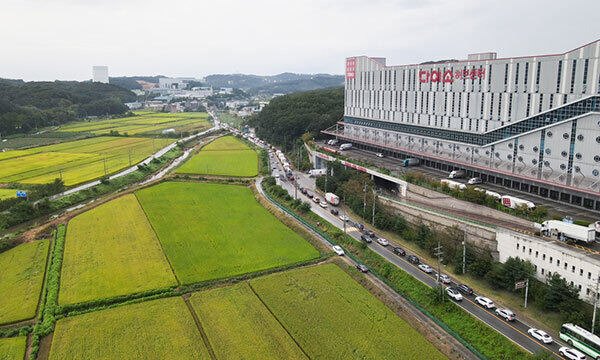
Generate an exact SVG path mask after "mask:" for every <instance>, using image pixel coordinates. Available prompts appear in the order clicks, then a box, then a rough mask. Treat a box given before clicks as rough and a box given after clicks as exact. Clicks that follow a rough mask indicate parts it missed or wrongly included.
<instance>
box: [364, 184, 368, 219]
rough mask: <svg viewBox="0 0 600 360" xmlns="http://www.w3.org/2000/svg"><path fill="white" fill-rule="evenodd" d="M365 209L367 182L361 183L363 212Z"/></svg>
mask: <svg viewBox="0 0 600 360" xmlns="http://www.w3.org/2000/svg"><path fill="white" fill-rule="evenodd" d="M366 211H367V183H365V184H364V185H363V213H365V212H366Z"/></svg>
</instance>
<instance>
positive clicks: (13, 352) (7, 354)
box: [0, 336, 27, 360]
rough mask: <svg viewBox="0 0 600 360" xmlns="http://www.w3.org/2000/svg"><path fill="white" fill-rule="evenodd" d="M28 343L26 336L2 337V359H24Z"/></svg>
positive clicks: (0, 340) (0, 349) (0, 359)
mask: <svg viewBox="0 0 600 360" xmlns="http://www.w3.org/2000/svg"><path fill="white" fill-rule="evenodd" d="M26 344H27V338H26V337H25V336H19V337H14V338H6V339H0V360H23V359H24V358H25V346H26Z"/></svg>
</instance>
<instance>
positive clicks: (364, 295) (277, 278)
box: [250, 264, 446, 359]
mask: <svg viewBox="0 0 600 360" xmlns="http://www.w3.org/2000/svg"><path fill="white" fill-rule="evenodd" d="M250 286H251V287H252V288H253V289H254V291H255V292H256V294H257V295H258V297H260V299H261V300H262V302H263V303H264V304H265V305H266V306H267V307H268V308H269V310H270V311H271V312H272V313H273V315H274V316H275V317H276V318H277V319H278V320H279V322H280V323H281V324H282V325H283V326H284V327H285V328H286V329H287V330H288V332H289V333H290V334H291V336H292V337H293V338H294V339H295V340H296V341H297V343H298V344H299V345H300V347H302V349H304V351H305V352H306V353H307V354H308V356H310V358H312V359H445V358H446V357H445V356H444V355H443V354H442V353H440V352H439V351H438V350H437V349H436V348H435V347H434V346H433V345H432V344H431V343H429V342H428V341H427V340H425V338H423V336H421V335H420V334H419V333H418V332H417V331H416V330H414V329H413V328H412V327H411V326H410V325H409V324H408V323H407V322H405V321H404V320H403V319H401V318H399V317H398V316H397V315H396V314H395V313H394V312H392V311H391V310H390V309H389V308H388V307H387V306H385V305H384V304H383V303H382V302H380V301H379V300H378V299H377V298H375V297H374V296H373V295H371V294H370V293H369V292H368V291H367V290H365V289H364V288H363V287H362V286H360V285H359V284H358V283H357V282H355V281H354V280H353V279H352V278H351V277H350V276H349V275H347V274H346V273H344V272H343V271H342V270H341V269H340V268H339V267H337V266H336V265H334V264H327V265H321V266H315V267H310V268H303V269H296V270H290V271H286V272H282V273H277V274H273V275H268V276H265V277H261V278H256V279H252V280H250Z"/></svg>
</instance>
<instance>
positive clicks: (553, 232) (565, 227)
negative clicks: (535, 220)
mask: <svg viewBox="0 0 600 360" xmlns="http://www.w3.org/2000/svg"><path fill="white" fill-rule="evenodd" d="M540 232H541V233H542V235H545V236H548V237H551V238H555V239H558V240H562V241H565V240H567V239H571V240H575V241H582V242H585V243H592V242H594V241H595V240H596V229H594V228H592V227H586V226H581V225H577V224H571V223H567V222H564V221H560V220H547V221H544V222H543V223H542V226H541V228H540Z"/></svg>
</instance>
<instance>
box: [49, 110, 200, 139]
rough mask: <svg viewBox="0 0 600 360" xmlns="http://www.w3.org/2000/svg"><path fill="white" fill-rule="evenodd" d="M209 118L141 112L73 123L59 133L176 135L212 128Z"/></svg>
mask: <svg viewBox="0 0 600 360" xmlns="http://www.w3.org/2000/svg"><path fill="white" fill-rule="evenodd" d="M208 117H209V115H208V114H207V113H176V114H170V113H155V112H148V111H139V112H136V116H130V117H124V118H118V119H106V120H90V121H85V122H76V123H71V124H67V125H65V126H62V127H61V128H60V129H59V131H61V132H88V133H93V134H96V135H106V134H109V133H110V132H111V131H118V132H119V134H121V135H122V134H125V133H127V134H128V135H155V134H160V133H161V132H162V131H163V130H166V129H174V130H175V131H176V134H179V133H181V132H186V131H187V132H191V131H194V130H202V129H208V128H209V127H210V126H211V125H210V122H209V121H208ZM175 136H177V135H175Z"/></svg>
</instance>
